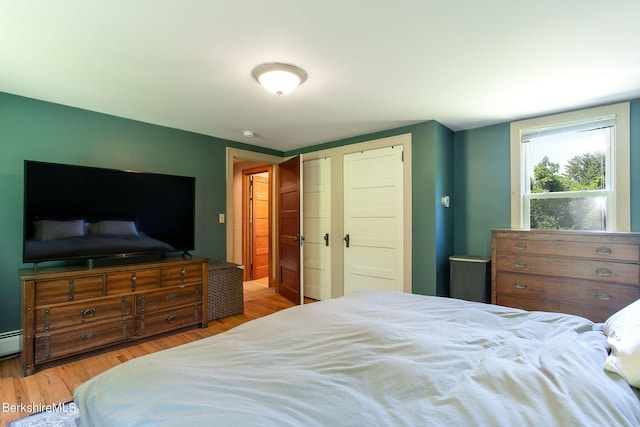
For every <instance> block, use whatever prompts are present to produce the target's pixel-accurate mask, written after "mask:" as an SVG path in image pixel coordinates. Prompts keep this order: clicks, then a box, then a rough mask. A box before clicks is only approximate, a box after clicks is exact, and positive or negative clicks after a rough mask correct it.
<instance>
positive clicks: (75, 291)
mask: <svg viewBox="0 0 640 427" xmlns="http://www.w3.org/2000/svg"><path fill="white" fill-rule="evenodd" d="M207 273H208V264H207V260H206V259H203V258H193V259H185V258H181V257H176V258H166V259H163V260H162V261H158V262H152V263H144V264H129V265H119V266H111V267H99V268H91V269H88V268H82V267H51V268H41V269H38V270H37V271H35V272H34V271H33V270H32V269H22V270H20V271H19V275H20V281H21V282H22V327H23V345H22V371H23V375H31V374H33V373H34V372H35V370H36V368H37V367H39V365H43V364H47V363H49V362H52V361H59V360H61V359H64V358H67V357H70V356H77V355H80V354H83V353H86V352H89V351H92V350H96V349H99V348H103V347H108V346H111V345H116V344H122V343H126V342H128V341H134V340H137V339H141V338H145V337H148V336H151V335H155V334H159V333H163V332H169V331H173V330H176V329H180V328H184V327H187V326H193V325H200V326H201V327H206V326H207V311H208V310H207V300H208V298H207V296H208V295H207V294H208V288H207V276H208V274H207Z"/></svg>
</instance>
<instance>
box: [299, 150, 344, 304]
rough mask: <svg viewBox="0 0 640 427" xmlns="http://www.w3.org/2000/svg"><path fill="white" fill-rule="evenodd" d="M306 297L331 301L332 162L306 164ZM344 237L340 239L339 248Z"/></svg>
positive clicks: (304, 273) (304, 278)
mask: <svg viewBox="0 0 640 427" xmlns="http://www.w3.org/2000/svg"><path fill="white" fill-rule="evenodd" d="M303 165H304V167H303V173H302V175H303V182H304V187H303V188H304V191H303V204H304V211H303V223H304V228H303V230H304V233H303V234H304V249H303V251H302V252H303V256H302V260H303V265H304V269H303V283H304V296H305V297H309V298H313V299H316V300H324V299H329V298H331V246H332V245H334V244H336V236H333V235H332V234H331V232H330V230H331V158H330V157H324V158H321V159H315V160H305V161H304V162H303ZM340 239H341V237H338V238H337V244H340V242H341V240H340Z"/></svg>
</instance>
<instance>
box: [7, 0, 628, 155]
mask: <svg viewBox="0 0 640 427" xmlns="http://www.w3.org/2000/svg"><path fill="white" fill-rule="evenodd" d="M639 16H640V1H639V0H611V1H602V0H560V1H558V0H537V1H528V2H524V1H517V0H484V1H482V2H480V1H476V0H459V1H447V0H395V1H381V0H322V1H313V2H311V1H304V0H233V1H231V0H227V1H224V0H174V1H171V0H135V1H131V0H109V1H87V0H57V1H50V0H41V1H35V0H22V1H14V0H0V91H3V92H8V93H12V94H17V95H22V96H26V97H32V98H37V99H42V100H46V101H51V102H56V103H60V104H65V105H70V106H74V107H80V108H84V109H88V110H93V111H98V112H103V113H107V114H112V115H116V116H121V117H127V118H131V119H135V120H140V121H143V122H149V123H154V124H159V125H164V126H169V127H173V128H178V129H184V130H188V131H193V132H197V133H202V134H205V135H212V136H216V137H220V138H225V139H229V140H234V141H241V142H248V143H250V144H254V145H259V146H264V147H270V148H274V149H277V150H282V151H286V150H291V149H295V148H299V147H303V146H308V145H313V144H317V143H322V142H328V141H333V140H336V139H340V138H345V137H349V136H355V135H362V134H367V133H371V132H376V131H380V130H384V129H391V128H395V127H400V126H404V125H409V124H413V123H417V122H422V121H427V120H431V119H434V120H437V121H439V122H440V123H442V124H444V125H445V126H447V127H449V128H451V129H453V130H461V129H470V128H474V127H479V126H484V125H488V124H493V123H498V122H505V121H510V120H513V119H519V118H524V117H531V116H538V115H544V114H547V113H552V112H557V111H564V110H569V109H576V108H580V107H584V106H592V105H598V104H603V103H609V102H613V101H619V100H626V99H631V98H638V97H640V24H638V17H639ZM272 61H280V62H289V63H293V64H296V65H298V66H300V67H302V68H304V69H305V70H306V71H307V73H308V74H309V78H308V80H307V81H306V82H305V83H304V84H303V85H302V86H300V87H299V88H298V89H297V90H296V91H295V92H293V93H292V94H289V95H284V96H280V97H278V96H276V95H273V94H271V93H269V92H267V91H266V90H264V89H263V88H261V87H260V86H259V85H258V83H256V82H255V80H253V79H252V77H251V70H252V69H253V67H255V66H256V65H258V64H260V63H263V62H272ZM244 130H252V131H254V132H255V134H256V136H255V137H254V138H252V139H247V138H245V137H243V136H242V131H244Z"/></svg>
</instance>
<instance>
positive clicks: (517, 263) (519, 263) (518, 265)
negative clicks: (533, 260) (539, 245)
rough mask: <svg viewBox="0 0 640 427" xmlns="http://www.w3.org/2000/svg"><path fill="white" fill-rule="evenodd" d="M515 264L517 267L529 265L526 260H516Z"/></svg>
mask: <svg viewBox="0 0 640 427" xmlns="http://www.w3.org/2000/svg"><path fill="white" fill-rule="evenodd" d="M513 266H514V267H515V268H526V267H527V263H526V262H522V261H519V262H516V263H515V264H513Z"/></svg>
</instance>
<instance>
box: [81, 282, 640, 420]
mask: <svg viewBox="0 0 640 427" xmlns="http://www.w3.org/2000/svg"><path fill="white" fill-rule="evenodd" d="M598 326H599V325H594V324H593V323H592V322H590V321H588V320H586V319H583V318H580V317H575V316H567V315H561V314H553V313H539V312H538V313H536V312H532V313H528V312H524V311H520V310H515V309H509V308H505V307H500V306H494V305H488V304H476V303H470V302H466V301H460V300H454V299H447V298H438V297H424V296H418V295H412V294H404V293H388V292H379V291H361V292H356V293H353V294H350V295H348V296H345V297H342V298H338V299H335V300H328V301H324V302H318V303H314V304H308V305H305V306H303V307H295V308H291V309H287V310H284V311H281V312H278V313H275V314H273V315H270V316H267V317H265V318H262V319H259V320H256V321H252V322H249V323H246V324H243V325H241V326H239V327H237V328H234V329H232V330H230V331H228V332H226V333H224V334H220V335H217V336H214V337H211V338H207V339H203V340H200V341H197V342H194V343H190V344H186V345H183V346H180V347H177V348H174V349H170V350H166V351H162V352H159V353H155V354H152V355H149V356H144V357H140V358H137V359H134V360H132V361H129V362H127V363H125V364H123V365H120V366H118V367H115V368H113V369H111V370H109V371H107V372H105V373H103V374H101V375H98V376H97V377H95V378H93V379H91V380H90V381H88V382H86V383H84V384H82V385H81V386H80V387H78V388H77V389H76V391H75V395H74V400H75V402H76V403H77V404H78V405H79V407H80V410H81V417H82V422H83V425H85V426H109V427H114V426H134V425H135V426H143V425H144V426H159V425H165V426H251V425H256V426H268V425H273V426H331V427H335V426H350V425H353V426H469V425H479V426H509V427H511V426H540V427H542V426H636V425H640V404H639V401H638V398H637V397H636V395H635V394H634V392H633V391H632V389H631V388H630V387H629V386H628V385H627V384H626V383H625V382H624V380H623V379H622V378H621V377H619V376H617V375H615V374H610V373H607V372H605V371H604V370H603V369H602V365H603V362H604V359H605V357H606V355H607V348H606V339H605V336H604V334H603V333H602V332H601V331H600V330H598V329H599V328H598Z"/></svg>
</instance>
